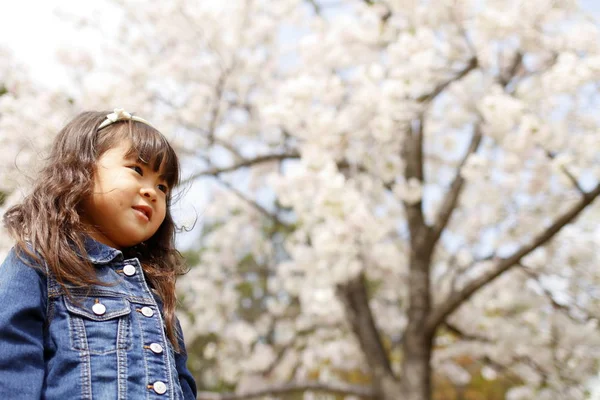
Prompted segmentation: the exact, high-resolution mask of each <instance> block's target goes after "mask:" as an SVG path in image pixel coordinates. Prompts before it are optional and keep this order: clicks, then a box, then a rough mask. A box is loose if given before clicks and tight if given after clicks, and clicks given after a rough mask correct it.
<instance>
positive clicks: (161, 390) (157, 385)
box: [152, 381, 167, 394]
mask: <svg viewBox="0 0 600 400" xmlns="http://www.w3.org/2000/svg"><path fill="white" fill-rule="evenodd" d="M152 389H154V391H155V392H156V393H158V394H165V393H166V391H167V385H165V383H164V382H161V381H156V382H154V383H153V384H152Z"/></svg>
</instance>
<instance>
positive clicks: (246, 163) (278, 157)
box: [182, 151, 300, 183]
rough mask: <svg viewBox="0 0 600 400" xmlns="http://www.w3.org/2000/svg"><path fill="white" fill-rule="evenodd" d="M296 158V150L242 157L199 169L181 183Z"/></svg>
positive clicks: (297, 155) (298, 156)
mask: <svg viewBox="0 0 600 400" xmlns="http://www.w3.org/2000/svg"><path fill="white" fill-rule="evenodd" d="M295 158H296V159H297V158H300V153H298V152H296V151H292V152H289V153H282V154H267V155H264V156H257V157H254V158H248V159H244V160H242V161H239V162H237V163H235V164H233V165H230V166H228V167H222V168H217V167H214V168H211V169H207V170H205V171H201V172H198V173H196V174H194V175H192V176H190V177H189V178H187V179H186V180H185V181H184V182H182V183H188V182H190V181H193V180H195V179H198V178H200V177H201V176H218V175H221V174H224V173H227V172H233V171H236V170H238V169H240V168H245V167H251V166H253V165H258V164H262V163H267V162H272V161H282V160H287V159H295Z"/></svg>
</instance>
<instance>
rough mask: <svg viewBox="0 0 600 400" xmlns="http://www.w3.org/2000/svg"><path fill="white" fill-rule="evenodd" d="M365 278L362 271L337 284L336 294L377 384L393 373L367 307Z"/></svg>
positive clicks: (369, 309)
mask: <svg viewBox="0 0 600 400" xmlns="http://www.w3.org/2000/svg"><path fill="white" fill-rule="evenodd" d="M365 279H366V278H365V275H364V273H361V274H359V275H358V276H357V277H355V278H353V279H351V280H349V281H348V282H346V283H344V284H341V285H338V286H337V288H336V294H337V295H338V297H339V298H340V300H341V301H342V303H343V304H344V309H345V312H346V318H347V319H348V322H349V324H350V327H351V328H352V331H353V332H354V334H355V335H356V337H357V339H358V341H359V343H360V346H361V348H362V350H363V353H364V355H365V358H366V359H367V364H369V368H370V370H371V372H372V374H373V376H374V378H375V381H376V383H375V385H377V382H378V381H381V380H383V379H385V378H386V377H389V376H394V373H393V372H392V367H391V365H390V361H389V359H388V356H387V353H386V351H385V349H384V347H383V343H382V342H381V338H380V337H379V331H378V329H377V327H376V326H375V321H374V319H373V314H372V312H371V308H370V307H369V299H368V295H367V288H366V285H365Z"/></svg>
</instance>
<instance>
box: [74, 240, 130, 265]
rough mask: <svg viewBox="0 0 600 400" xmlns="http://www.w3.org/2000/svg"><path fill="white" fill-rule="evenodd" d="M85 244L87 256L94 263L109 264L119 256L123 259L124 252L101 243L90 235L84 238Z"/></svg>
mask: <svg viewBox="0 0 600 400" xmlns="http://www.w3.org/2000/svg"><path fill="white" fill-rule="evenodd" d="M83 244H84V246H85V251H86V252H87V257H88V259H89V260H90V261H91V262H92V263H93V264H108V263H109V262H111V261H113V260H114V259H115V258H117V257H120V259H123V253H122V252H121V251H120V250H117V249H114V248H112V247H110V246H107V245H105V244H104V243H100V242H98V241H96V240H94V239H92V238H91V237H89V236H86V237H85V238H84V240H83Z"/></svg>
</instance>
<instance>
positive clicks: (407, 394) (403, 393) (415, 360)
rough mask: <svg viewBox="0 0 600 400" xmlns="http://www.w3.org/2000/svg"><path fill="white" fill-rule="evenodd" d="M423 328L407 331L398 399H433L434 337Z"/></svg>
mask: <svg viewBox="0 0 600 400" xmlns="http://www.w3.org/2000/svg"><path fill="white" fill-rule="evenodd" d="M428 336H429V335H425V334H424V333H423V332H422V330H413V331H412V332H409V331H408V330H407V331H406V338H405V344H404V362H403V368H402V382H401V386H400V394H399V395H398V394H397V395H396V399H402V400H430V399H431V351H432V344H433V342H432V338H431V337H428Z"/></svg>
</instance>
